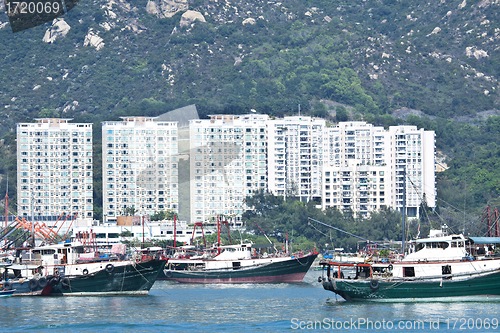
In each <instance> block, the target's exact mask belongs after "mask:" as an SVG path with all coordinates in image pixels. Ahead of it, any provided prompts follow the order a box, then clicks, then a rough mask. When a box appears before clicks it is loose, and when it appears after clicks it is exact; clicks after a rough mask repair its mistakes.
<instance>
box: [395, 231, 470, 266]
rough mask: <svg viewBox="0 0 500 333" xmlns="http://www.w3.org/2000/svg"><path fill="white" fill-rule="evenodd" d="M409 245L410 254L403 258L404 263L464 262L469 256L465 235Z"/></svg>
mask: <svg viewBox="0 0 500 333" xmlns="http://www.w3.org/2000/svg"><path fill="white" fill-rule="evenodd" d="M409 245H410V253H408V254H407V255H406V256H405V257H404V258H403V262H427V261H440V260H462V259H464V258H466V257H468V256H469V254H468V252H467V247H466V245H467V239H466V238H465V237H464V236H463V235H449V236H443V237H431V238H422V239H416V240H413V241H411V242H410V243H409Z"/></svg>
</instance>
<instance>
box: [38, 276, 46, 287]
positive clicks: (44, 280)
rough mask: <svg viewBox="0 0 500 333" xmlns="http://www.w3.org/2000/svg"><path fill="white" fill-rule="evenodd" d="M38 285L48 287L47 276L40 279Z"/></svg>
mask: <svg viewBox="0 0 500 333" xmlns="http://www.w3.org/2000/svg"><path fill="white" fill-rule="evenodd" d="M38 286H39V287H40V288H42V289H43V288H45V287H47V278H46V277H45V276H42V277H41V278H39V279H38Z"/></svg>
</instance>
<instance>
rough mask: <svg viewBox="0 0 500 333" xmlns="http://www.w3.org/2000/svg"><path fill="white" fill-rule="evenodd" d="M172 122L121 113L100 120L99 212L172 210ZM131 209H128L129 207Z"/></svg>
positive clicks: (107, 217)
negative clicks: (100, 191) (101, 159)
mask: <svg viewBox="0 0 500 333" xmlns="http://www.w3.org/2000/svg"><path fill="white" fill-rule="evenodd" d="M177 137H178V129H177V122H176V121H155V118H154V117H122V121H108V122H103V124H102V158H103V161H102V178H103V215H104V217H105V220H107V221H116V218H117V216H119V215H124V214H125V213H126V212H127V210H128V212H127V213H129V214H130V213H135V212H138V213H139V214H141V215H152V214H155V213H157V212H160V211H166V210H173V211H175V212H177V211H178V208H179V207H178V201H179V193H178V156H177V153H178V141H177ZM131 210H133V211H131Z"/></svg>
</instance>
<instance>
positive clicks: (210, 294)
mask: <svg viewBox="0 0 500 333" xmlns="http://www.w3.org/2000/svg"><path fill="white" fill-rule="evenodd" d="M319 274H320V273H319V272H312V271H311V272H309V273H308V274H307V275H306V277H305V279H304V281H305V283H302V284H258V285H251V284H243V285H222V284H219V285H187V284H177V283H172V282H167V281H157V282H155V285H154V287H153V289H151V291H150V294H149V296H109V297H57V298H52V297H51V298H47V297H24V298H23V297H10V298H0V305H1V307H0V314H1V315H0V332H20V331H35V332H52V331H60V330H64V331H70V332H101V331H104V330H112V331H120V332H123V331H125V332H132V331H134V332H150V331H155V332H169V331H178V332H185V331H197V332H198V331H199V332H227V331H229V332H233V331H234V332H255V331H258V332H281V331H289V332H291V331H310V330H312V329H316V330H322V331H344V332H354V331H360V330H361V331H380V332H387V331H400V332H436V331H441V332H445V331H467V332H498V331H500V324H498V320H500V303H499V302H482V303H479V302H478V303H418V304H402V303H380V304H377V303H347V302H344V301H342V300H341V298H336V297H335V295H334V294H333V293H331V292H329V291H326V290H324V289H323V288H322V287H321V286H320V284H319V283H318V282H317V277H318V276H319ZM418 321H421V322H420V326H418V325H419V323H418ZM370 322H371V324H370ZM495 323H496V325H495ZM370 325H371V326H370ZM301 328H303V329H301Z"/></svg>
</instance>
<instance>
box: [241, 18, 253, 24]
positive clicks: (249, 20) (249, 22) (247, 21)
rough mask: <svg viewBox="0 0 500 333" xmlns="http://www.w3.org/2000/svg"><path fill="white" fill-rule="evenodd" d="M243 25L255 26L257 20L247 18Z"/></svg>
mask: <svg viewBox="0 0 500 333" xmlns="http://www.w3.org/2000/svg"><path fill="white" fill-rule="evenodd" d="M242 24H243V25H247V24H251V25H254V24H255V19H254V18H251V17H249V18H247V19H245V20H244V21H243V22H242Z"/></svg>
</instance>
